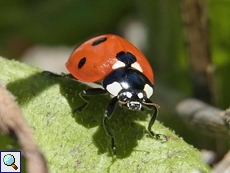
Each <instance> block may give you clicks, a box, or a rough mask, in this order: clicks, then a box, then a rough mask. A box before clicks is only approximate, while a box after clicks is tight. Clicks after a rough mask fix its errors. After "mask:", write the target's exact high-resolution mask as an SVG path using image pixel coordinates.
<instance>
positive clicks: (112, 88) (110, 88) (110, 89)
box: [106, 82, 122, 96]
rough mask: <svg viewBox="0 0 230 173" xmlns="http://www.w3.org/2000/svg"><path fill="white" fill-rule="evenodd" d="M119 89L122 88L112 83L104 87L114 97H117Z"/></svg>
mask: <svg viewBox="0 0 230 173" xmlns="http://www.w3.org/2000/svg"><path fill="white" fill-rule="evenodd" d="M121 89H122V87H121V85H120V84H119V83H118V82H113V83H111V84H109V85H107V86H106V90H107V91H108V92H109V93H110V94H112V95H114V96H117V95H118V93H119V92H120V91H121Z"/></svg>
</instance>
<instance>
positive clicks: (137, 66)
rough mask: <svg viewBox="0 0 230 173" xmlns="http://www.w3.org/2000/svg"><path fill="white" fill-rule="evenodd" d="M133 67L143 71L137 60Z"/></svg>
mask: <svg viewBox="0 0 230 173" xmlns="http://www.w3.org/2000/svg"><path fill="white" fill-rule="evenodd" d="M131 67H133V68H135V69H137V70H138V71H140V72H143V70H142V68H141V66H140V65H139V64H138V63H137V62H135V63H132V65H131Z"/></svg>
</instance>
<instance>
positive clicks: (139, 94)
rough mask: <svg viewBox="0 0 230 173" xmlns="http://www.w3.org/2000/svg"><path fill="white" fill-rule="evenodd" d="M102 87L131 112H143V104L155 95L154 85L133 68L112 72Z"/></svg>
mask: <svg viewBox="0 0 230 173" xmlns="http://www.w3.org/2000/svg"><path fill="white" fill-rule="evenodd" d="M102 85H103V87H104V88H105V89H106V90H107V91H108V92H109V93H110V94H112V95H114V96H117V98H118V100H119V102H120V103H121V104H126V105H127V107H128V108H129V109H130V110H141V108H142V104H143V103H145V101H146V100H147V99H149V98H150V97H151V96H152V94H153V85H152V84H151V82H150V81H149V80H148V78H147V77H146V76H145V75H144V74H142V73H141V72H139V71H138V70H135V69H132V68H119V69H116V70H114V71H112V72H111V73H110V74H109V75H108V76H106V78H105V79H104V80H103V81H102Z"/></svg>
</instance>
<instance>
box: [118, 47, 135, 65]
mask: <svg viewBox="0 0 230 173" xmlns="http://www.w3.org/2000/svg"><path fill="white" fill-rule="evenodd" d="M116 58H117V59H118V60H119V61H121V62H123V63H125V65H126V66H127V67H130V66H131V64H133V63H135V62H136V61H137V58H136V57H135V56H134V55H133V54H132V53H130V52H127V53H125V52H123V51H121V52H119V53H118V54H117V55H116Z"/></svg>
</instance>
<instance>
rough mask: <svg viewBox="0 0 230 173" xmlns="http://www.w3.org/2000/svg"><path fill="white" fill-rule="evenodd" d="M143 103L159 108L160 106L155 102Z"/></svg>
mask: <svg viewBox="0 0 230 173" xmlns="http://www.w3.org/2000/svg"><path fill="white" fill-rule="evenodd" d="M144 104H145V105H152V106H155V107H156V108H160V106H159V105H158V104H156V103H146V102H145V103H144Z"/></svg>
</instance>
